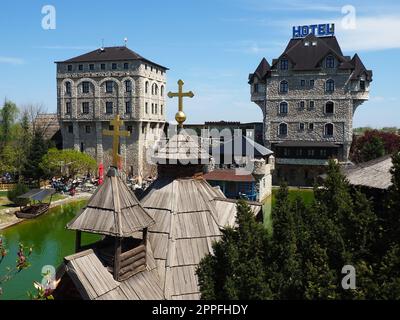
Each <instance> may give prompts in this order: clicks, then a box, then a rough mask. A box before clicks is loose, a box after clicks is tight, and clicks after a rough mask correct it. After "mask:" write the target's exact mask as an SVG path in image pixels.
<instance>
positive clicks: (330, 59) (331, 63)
mask: <svg viewBox="0 0 400 320" xmlns="http://www.w3.org/2000/svg"><path fill="white" fill-rule="evenodd" d="M334 67H335V58H334V57H333V56H328V57H326V68H329V69H332V68H334Z"/></svg>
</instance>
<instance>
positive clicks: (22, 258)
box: [0, 236, 32, 295]
mask: <svg viewBox="0 0 400 320" xmlns="http://www.w3.org/2000/svg"><path fill="white" fill-rule="evenodd" d="M31 254H32V247H24V245H23V244H22V243H20V244H19V248H18V251H17V257H16V258H17V259H16V263H15V266H14V267H7V268H6V272H5V274H4V275H0V295H1V294H2V293H3V291H2V288H1V285H2V284H3V283H5V282H7V281H10V280H11V279H12V278H13V277H14V276H16V275H17V274H18V273H19V272H21V271H22V270H24V269H27V268H29V267H30V264H29V261H28V258H29V256H30V255H31ZM7 255H8V250H7V249H6V246H5V244H4V241H3V238H2V237H1V236H0V265H1V263H2V262H3V261H4V258H5V257H6V256H7Z"/></svg>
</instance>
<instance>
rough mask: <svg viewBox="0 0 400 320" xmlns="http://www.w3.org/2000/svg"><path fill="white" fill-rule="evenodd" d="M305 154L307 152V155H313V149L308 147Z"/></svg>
mask: <svg viewBox="0 0 400 320" xmlns="http://www.w3.org/2000/svg"><path fill="white" fill-rule="evenodd" d="M307 154H308V156H309V157H314V154H315V151H314V149H308V150H307Z"/></svg>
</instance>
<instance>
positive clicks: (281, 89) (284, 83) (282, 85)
mask: <svg viewBox="0 0 400 320" xmlns="http://www.w3.org/2000/svg"><path fill="white" fill-rule="evenodd" d="M288 91H289V84H288V82H287V81H286V80H283V81H281V83H280V84H279V92H280V93H287V92H288Z"/></svg>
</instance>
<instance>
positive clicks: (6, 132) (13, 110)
mask: <svg viewBox="0 0 400 320" xmlns="http://www.w3.org/2000/svg"><path fill="white" fill-rule="evenodd" d="M18 112H19V110H18V108H17V105H16V104H15V103H13V102H11V101H8V100H6V101H5V102H4V106H3V108H1V110H0V116H1V120H2V123H1V127H0V128H1V142H2V147H4V145H6V144H7V143H8V142H10V141H11V140H12V138H13V137H12V129H13V125H14V123H15V120H16V118H17V115H18Z"/></svg>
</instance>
